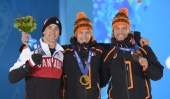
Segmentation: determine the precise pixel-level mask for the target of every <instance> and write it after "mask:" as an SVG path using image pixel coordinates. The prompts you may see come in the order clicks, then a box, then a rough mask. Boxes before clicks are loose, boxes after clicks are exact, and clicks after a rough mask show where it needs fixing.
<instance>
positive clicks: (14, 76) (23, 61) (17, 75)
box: [8, 48, 42, 83]
mask: <svg viewBox="0 0 170 99" xmlns="http://www.w3.org/2000/svg"><path fill="white" fill-rule="evenodd" d="M41 60H42V55H40V54H31V52H30V51H29V49H28V48H27V49H24V50H23V52H22V53H21V54H20V57H19V59H18V60H17V62H16V63H15V64H14V66H13V67H11V68H10V71H9V75H8V78H9V81H10V82H11V83H16V82H18V81H20V80H21V79H23V78H24V77H26V76H27V75H28V74H29V73H30V72H31V71H32V69H33V67H34V66H35V65H37V64H40V62H41Z"/></svg>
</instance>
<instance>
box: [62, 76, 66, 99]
mask: <svg viewBox="0 0 170 99" xmlns="http://www.w3.org/2000/svg"><path fill="white" fill-rule="evenodd" d="M66 77H67V76H66V75H64V76H63V83H64V86H63V90H62V99H64V93H65V85H66V83H65V78H66Z"/></svg>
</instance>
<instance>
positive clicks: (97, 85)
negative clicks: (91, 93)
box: [97, 83, 101, 99]
mask: <svg viewBox="0 0 170 99" xmlns="http://www.w3.org/2000/svg"><path fill="white" fill-rule="evenodd" d="M97 87H98V89H99V96H98V99H100V98H101V96H100V85H99V83H97Z"/></svg>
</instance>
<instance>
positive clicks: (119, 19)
mask: <svg viewBox="0 0 170 99" xmlns="http://www.w3.org/2000/svg"><path fill="white" fill-rule="evenodd" d="M118 25H124V26H126V27H127V28H128V29H129V30H130V19H129V18H128V9H126V8H122V9H120V10H119V12H118V13H117V14H116V15H115V17H114V18H113V21H112V30H113V29H114V28H115V27H116V26H118Z"/></svg>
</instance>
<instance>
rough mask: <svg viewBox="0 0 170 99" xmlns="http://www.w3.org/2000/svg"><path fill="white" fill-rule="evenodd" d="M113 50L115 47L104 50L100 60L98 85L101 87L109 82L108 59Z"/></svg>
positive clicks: (110, 57) (109, 59) (110, 59)
mask: <svg viewBox="0 0 170 99" xmlns="http://www.w3.org/2000/svg"><path fill="white" fill-rule="evenodd" d="M114 50H115V47H110V48H109V49H108V51H105V53H104V55H103V60H102V66H101V68H100V73H99V74H100V86H101V88H102V87H104V86H106V84H107V83H108V82H109V80H110V77H111V74H110V70H109V65H110V61H112V56H113V54H114V53H113V51H114Z"/></svg>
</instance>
